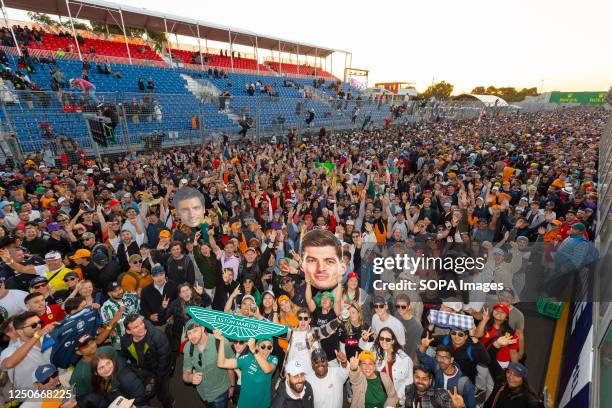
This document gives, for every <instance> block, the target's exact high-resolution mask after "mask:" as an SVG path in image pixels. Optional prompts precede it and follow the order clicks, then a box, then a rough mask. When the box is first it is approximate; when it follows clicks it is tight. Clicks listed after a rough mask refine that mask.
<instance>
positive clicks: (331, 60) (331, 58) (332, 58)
mask: <svg viewBox="0 0 612 408" xmlns="http://www.w3.org/2000/svg"><path fill="white" fill-rule="evenodd" d="M329 73H330V74H332V77H333V76H334V53H333V52H332V53H331V54H329Z"/></svg>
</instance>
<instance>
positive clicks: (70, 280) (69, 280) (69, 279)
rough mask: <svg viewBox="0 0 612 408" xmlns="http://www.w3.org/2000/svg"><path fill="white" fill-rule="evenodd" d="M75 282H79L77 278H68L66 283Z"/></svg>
mask: <svg viewBox="0 0 612 408" xmlns="http://www.w3.org/2000/svg"><path fill="white" fill-rule="evenodd" d="M73 280H77V278H66V279H64V282H72V281H73Z"/></svg>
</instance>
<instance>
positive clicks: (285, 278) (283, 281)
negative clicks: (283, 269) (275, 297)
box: [280, 276, 293, 285]
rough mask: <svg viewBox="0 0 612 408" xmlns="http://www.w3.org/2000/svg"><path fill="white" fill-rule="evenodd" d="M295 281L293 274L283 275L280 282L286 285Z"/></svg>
mask: <svg viewBox="0 0 612 408" xmlns="http://www.w3.org/2000/svg"><path fill="white" fill-rule="evenodd" d="M288 282H293V278H292V277H291V276H283V277H282V278H281V280H280V284H281V285H284V284H285V283H288Z"/></svg>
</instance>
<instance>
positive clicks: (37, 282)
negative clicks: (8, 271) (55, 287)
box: [30, 276, 49, 288]
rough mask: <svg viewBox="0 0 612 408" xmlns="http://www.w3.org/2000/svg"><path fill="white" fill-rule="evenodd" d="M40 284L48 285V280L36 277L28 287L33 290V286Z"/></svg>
mask: <svg viewBox="0 0 612 408" xmlns="http://www.w3.org/2000/svg"><path fill="white" fill-rule="evenodd" d="M41 283H49V280H48V279H47V278H45V277H44V276H37V277H35V278H34V279H32V280H31V281H30V287H31V288H33V287H34V286H36V285H39V284H41Z"/></svg>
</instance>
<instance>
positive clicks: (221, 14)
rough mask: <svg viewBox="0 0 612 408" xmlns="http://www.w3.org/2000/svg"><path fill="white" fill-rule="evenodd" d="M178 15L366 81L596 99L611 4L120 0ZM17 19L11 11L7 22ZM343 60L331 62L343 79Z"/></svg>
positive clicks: (610, 37)
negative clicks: (330, 53)
mask: <svg viewBox="0 0 612 408" xmlns="http://www.w3.org/2000/svg"><path fill="white" fill-rule="evenodd" d="M121 4H125V5H130V6H134V7H146V8H147V9H149V10H154V11H159V12H167V13H171V14H174V15H179V16H187V17H191V18H196V19H201V20H203V21H207V22H211V23H216V24H221V25H228V26H232V27H236V28H242V29H245V30H251V31H255V32H258V33H261V34H267V35H271V36H274V37H280V38H287V39H288V40H295V41H303V42H305V43H310V44H316V45H321V46H326V47H331V48H337V49H343V50H348V51H351V52H352V53H353V64H352V65H353V67H354V68H363V69H368V70H370V78H369V79H370V80H369V83H370V85H371V86H372V85H373V84H374V82H395V81H404V82H415V83H416V87H417V89H418V90H419V91H422V90H424V89H425V88H426V87H427V86H428V85H430V84H431V82H432V80H435V81H436V82H438V81H441V80H446V81H447V82H451V83H452V84H454V85H455V92H454V93H455V94H456V93H461V92H469V91H470V90H471V89H472V88H473V87H474V86H478V85H484V86H488V85H494V86H515V87H517V88H522V87H533V86H536V87H538V90H540V86H541V83H542V80H544V91H551V90H561V91H602V90H607V89H608V88H609V87H610V86H611V85H612V28H611V25H610V21H611V20H610V16H612V1H609V0H600V1H597V0H581V1H578V2H577V1H570V0H515V1H512V2H499V1H490V0H471V1H469V0H466V1H451V0H430V1H380V0H379V1H362V0H356V1H341V0H336V1H333V0H332V1H329V0H327V1H321V0H309V1H300V2H296V1H287V0H284V1H283V0H260V1H252V0H226V1H210V0H209V1H195V0H173V1H168V0H147V1H144V0H123V1H121ZM21 15H22V13H18V12H15V11H14V10H10V11H9V18H19V17H20V16H21ZM343 62H344V56H343V55H341V54H340V55H336V56H335V57H334V61H333V65H334V74H336V75H337V76H341V75H342V65H343Z"/></svg>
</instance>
